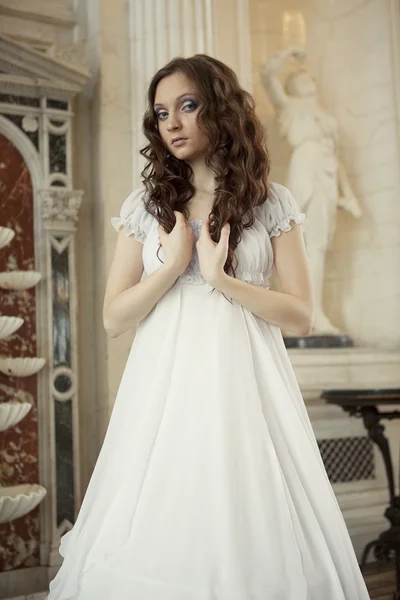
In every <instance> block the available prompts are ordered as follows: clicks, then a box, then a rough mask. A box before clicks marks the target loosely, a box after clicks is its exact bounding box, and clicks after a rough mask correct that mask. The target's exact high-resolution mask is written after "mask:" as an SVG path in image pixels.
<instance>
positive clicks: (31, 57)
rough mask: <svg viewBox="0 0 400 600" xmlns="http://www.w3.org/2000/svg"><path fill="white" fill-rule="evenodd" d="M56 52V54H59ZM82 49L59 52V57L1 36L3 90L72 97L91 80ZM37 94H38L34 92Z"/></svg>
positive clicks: (0, 81) (1, 87)
mask: <svg viewBox="0 0 400 600" xmlns="http://www.w3.org/2000/svg"><path fill="white" fill-rule="evenodd" d="M56 53H57V51H56ZM77 56H83V51H82V47H81V46H79V48H78V49H76V51H74V48H73V47H71V48H68V49H66V50H63V51H61V50H59V58H57V57H51V56H48V55H46V54H43V53H42V52H39V51H37V50H34V49H33V48H32V47H28V46H26V45H25V44H22V43H19V42H16V41H15V40H13V39H11V38H9V37H7V36H4V35H0V70H1V71H3V73H1V74H0V89H6V90H7V91H9V92H10V93H17V94H18V93H25V94H28V95H32V94H35V96H36V97H38V96H39V97H40V96H50V97H52V98H54V97H55V98H60V97H62V98H67V99H69V98H72V97H73V96H75V95H76V94H77V93H78V92H80V91H81V90H82V89H83V88H84V86H85V85H86V84H87V83H88V82H89V80H90V77H91V75H90V73H89V70H88V68H87V61H86V62H85V60H84V59H83V58H82V64H79V62H78V59H77ZM35 92H36V93H35Z"/></svg>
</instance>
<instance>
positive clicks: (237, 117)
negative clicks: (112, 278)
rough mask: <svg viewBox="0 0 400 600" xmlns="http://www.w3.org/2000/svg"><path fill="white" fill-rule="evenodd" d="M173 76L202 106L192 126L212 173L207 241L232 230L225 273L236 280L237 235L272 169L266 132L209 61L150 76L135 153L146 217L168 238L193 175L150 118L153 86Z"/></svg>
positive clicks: (190, 61) (234, 84) (199, 57)
mask: <svg viewBox="0 0 400 600" xmlns="http://www.w3.org/2000/svg"><path fill="white" fill-rule="evenodd" d="M174 73H183V74H184V75H185V76H186V77H187V78H188V79H189V80H190V81H191V83H192V84H193V85H194V86H195V88H196V90H197V94H198V96H199V98H200V101H201V108H200V110H199V112H198V115H197V124H198V126H199V127H200V128H201V129H202V130H203V131H204V132H205V134H206V135H207V137H208V139H209V145H208V148H207V151H206V155H205V163H206V165H207V166H208V167H209V168H210V169H211V170H212V171H213V173H214V177H215V184H216V189H215V194H214V203H213V207H212V211H211V213H210V234H211V238H212V239H213V240H214V242H218V241H219V239H220V235H221V229H222V227H223V226H224V225H225V224H226V223H229V224H230V238H229V250H228V257H227V260H226V263H225V266H224V270H225V272H226V273H228V274H230V275H233V276H235V270H236V267H237V259H236V256H235V249H236V247H237V245H238V244H239V242H240V241H241V239H242V233H243V229H244V228H250V227H252V225H253V224H254V218H255V208H256V207H257V206H259V205H261V204H263V203H264V202H265V201H266V199H267V194H268V174H269V169H270V161H269V155H268V151H267V147H266V135H265V130H264V128H263V126H262V124H261V122H260V120H259V118H258V117H257V115H256V113H255V103H254V100H253V98H252V96H251V95H250V94H249V93H248V92H246V91H245V90H243V89H242V88H241V87H240V85H239V82H238V79H237V77H236V74H235V73H234V71H232V69H230V68H229V67H228V66H227V65H225V64H224V63H222V62H221V61H219V60H216V59H215V58H211V57H210V56H207V55H205V54H196V55H194V56H192V57H190V58H181V57H177V58H174V59H173V60H171V61H170V62H169V63H168V64H167V65H166V66H165V67H163V68H162V69H160V70H159V71H158V72H157V73H156V74H155V75H154V77H153V78H152V80H151V82H150V86H149V89H148V93H147V100H148V107H147V109H146V112H145V114H144V117H143V132H144V135H145V136H146V138H147V140H148V144H147V145H146V146H144V147H143V148H142V149H141V150H140V153H141V155H142V156H144V157H145V159H147V162H146V164H145V167H144V169H143V171H142V173H141V176H142V179H143V183H144V186H145V188H146V194H145V205H146V210H147V211H148V212H149V213H150V214H152V215H153V216H154V217H155V218H156V219H157V220H158V222H159V223H160V224H161V225H162V227H163V228H164V229H165V230H166V231H167V233H170V232H171V231H172V229H173V227H174V225H175V221H176V218H175V215H174V210H176V211H180V212H182V213H183V215H184V216H185V217H186V218H188V216H189V211H188V208H187V203H188V201H189V200H190V198H192V196H193V195H194V192H195V187H194V185H193V184H192V176H193V171H192V169H191V167H190V166H189V164H188V163H186V162H185V161H183V160H179V159H177V158H175V157H174V156H172V155H171V154H169V152H168V148H167V147H166V146H165V144H164V142H163V140H162V138H161V136H160V133H159V131H158V122H157V115H156V114H155V111H154V100H155V95H156V90H157V85H158V84H159V82H160V81H161V80H162V79H163V78H164V77H167V76H169V75H172V74H174Z"/></svg>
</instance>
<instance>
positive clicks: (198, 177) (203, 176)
mask: <svg viewBox="0 0 400 600" xmlns="http://www.w3.org/2000/svg"><path fill="white" fill-rule="evenodd" d="M188 164H189V165H190V166H191V168H192V171H193V180H192V183H193V185H194V187H195V188H196V191H197V192H200V193H209V194H213V193H214V191H215V176H214V173H213V172H212V170H211V169H210V168H209V167H207V165H206V164H205V162H204V158H198V159H195V160H193V161H188Z"/></svg>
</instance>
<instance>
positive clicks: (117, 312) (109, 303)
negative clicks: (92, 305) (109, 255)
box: [103, 231, 179, 337]
mask: <svg viewBox="0 0 400 600" xmlns="http://www.w3.org/2000/svg"><path fill="white" fill-rule="evenodd" d="M142 250H143V244H142V243H141V242H138V241H137V240H136V239H135V237H134V236H133V235H131V236H129V237H128V236H126V235H125V233H124V232H123V231H120V232H119V234H118V238H117V245H116V249H115V253H114V258H113V261H112V264H111V268H110V272H109V275H108V280H107V286H106V292H105V297H104V305H103V323H104V327H105V329H106V331H107V333H108V334H109V335H110V336H111V337H118V336H119V335H121V333H124V332H125V331H127V330H128V329H131V328H134V327H136V325H137V324H138V323H139V322H140V321H142V320H143V319H144V318H145V317H146V316H147V315H148V314H149V313H150V311H151V310H152V309H153V308H154V306H155V305H156V304H157V302H158V301H159V300H160V298H162V296H163V295H164V294H165V293H166V292H167V291H168V290H169V289H170V288H171V287H172V285H173V284H174V283H175V281H176V279H177V277H178V275H179V274H178V273H177V272H176V270H174V269H173V268H171V267H166V266H162V267H161V268H160V269H158V270H157V271H155V272H154V273H152V274H151V275H150V276H149V277H147V278H146V279H145V280H143V281H140V279H141V276H142V273H143V261H142Z"/></svg>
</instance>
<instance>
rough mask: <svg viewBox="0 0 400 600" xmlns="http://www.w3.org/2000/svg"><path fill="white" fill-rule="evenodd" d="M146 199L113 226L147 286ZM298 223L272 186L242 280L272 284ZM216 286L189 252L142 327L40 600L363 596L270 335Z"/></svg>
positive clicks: (246, 244)
mask: <svg viewBox="0 0 400 600" xmlns="http://www.w3.org/2000/svg"><path fill="white" fill-rule="evenodd" d="M143 194H144V189H139V190H136V191H135V192H133V193H132V194H131V195H130V196H129V197H128V198H127V199H126V201H125V202H124V204H123V206H122V209H121V215H120V217H119V218H117V219H113V224H114V226H115V227H116V229H119V228H120V227H123V228H124V230H125V233H127V234H128V235H130V234H133V235H135V236H136V238H137V239H138V240H140V241H141V242H143V243H144V247H143V262H144V268H145V272H146V273H147V274H150V273H152V272H153V271H154V270H155V269H157V268H159V267H160V266H161V262H160V261H159V259H158V258H157V256H156V251H157V248H158V236H157V222H156V220H155V219H154V218H153V217H152V216H151V215H150V214H149V213H147V212H146V210H145V208H144V204H143ZM303 219H304V215H302V214H301V213H300V210H299V208H298V205H297V204H296V202H295V201H294V199H293V197H292V196H291V194H290V192H289V191H288V190H287V189H286V188H284V187H283V186H281V185H278V184H271V189H270V194H269V199H268V201H267V202H266V203H265V204H264V205H263V206H261V207H259V208H258V209H257V220H256V222H255V225H254V227H253V228H251V229H250V230H245V231H244V234H243V239H242V241H241V243H240V244H239V246H238V248H237V250H236V253H237V256H238V259H239V268H238V270H237V277H238V278H240V279H242V280H244V281H248V282H250V283H253V284H254V285H263V286H265V287H268V280H269V277H270V275H271V272H272V269H273V251H272V246H271V242H270V237H272V236H274V235H279V234H280V233H281V231H288V230H289V229H290V223H291V222H292V221H295V222H296V223H302V221H303ZM191 224H192V227H193V229H194V231H195V233H196V235H197V236H198V235H199V233H200V227H201V222H200V221H192V222H191ZM160 257H161V259H163V253H162V251H161V252H160ZM210 290H211V287H210V286H209V285H208V284H206V283H205V282H204V280H203V278H202V276H201V274H200V272H199V265H198V259H197V255H196V250H195V249H194V253H193V257H192V261H191V263H190V265H189V266H188V269H187V271H186V272H185V273H184V274H183V275H182V276H181V277H180V278H179V279H178V281H177V282H176V283H175V285H174V286H173V287H172V288H171V289H170V290H169V291H168V292H167V293H166V294H165V295H164V296H163V298H162V299H161V300H160V301H159V303H158V304H157V305H156V307H155V308H154V309H153V310H152V311H151V313H150V314H149V315H148V316H147V317H146V318H145V319H144V320H143V322H142V323H141V324H140V326H139V328H138V331H137V334H136V337H135V340H134V343H133V345H132V349H131V352H130V355H129V358H128V361H127V364H126V368H125V372H124V375H123V377H122V380H121V384H120V388H119V391H118V394H117V398H116V401H115V405H114V409H113V413H112V416H111V420H110V424H109V427H108V431H107V434H106V438H105V441H104V444H103V447H102V450H101V453H100V455H99V458H98V461H97V464H96V467H95V470H94V473H93V476H92V478H91V481H90V484H89V487H88V490H87V493H86V496H85V498H84V501H83V504H82V507H81V510H80V513H79V516H78V518H77V521H76V524H75V525H74V527H73V529H72V530H71V531H70V532H68V533H67V534H66V535H64V537H63V538H62V541H61V546H60V553H61V555H62V556H63V557H64V561H63V564H62V566H61V568H60V570H59V572H58V574H57V575H56V577H55V579H54V580H53V581H52V582H51V584H50V595H49V596H48V600H368V598H369V596H368V592H367V590H366V587H365V584H364V581H363V578H362V575H361V573H360V570H359V567H358V564H357V560H356V557H355V554H354V551H353V547H352V544H351V540H350V538H349V535H348V532H347V529H346V525H345V522H344V520H343V517H342V514H341V512H340V508H339V506H338V504H337V501H336V498H335V496H334V493H333V490H332V487H331V485H330V482H329V480H328V477H327V475H326V471H325V469H324V465H323V462H322V460H321V457H320V453H319V450H318V445H317V443H316V440H315V436H314V433H313V430H312V428H311V424H310V421H309V418H308V415H307V412H306V409H305V406H304V402H303V399H302V396H301V394H300V391H299V387H298V384H297V382H296V379H295V376H294V373H293V370H292V367H291V364H290V362H289V358H288V355H287V352H286V349H285V347H284V343H283V340H282V335H281V332H280V330H279V329H278V328H277V327H275V326H272V325H269V324H268V323H266V322H265V321H263V320H262V319H260V318H258V317H256V316H255V315H253V314H252V313H251V312H249V311H248V310H246V309H245V308H243V306H241V305H239V304H237V303H235V302H232V303H231V302H229V301H228V300H227V299H226V298H225V297H224V296H223V295H222V294H221V293H220V292H218V291H216V290H215V291H214V292H213V293H212V294H210V293H209V292H210Z"/></svg>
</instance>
